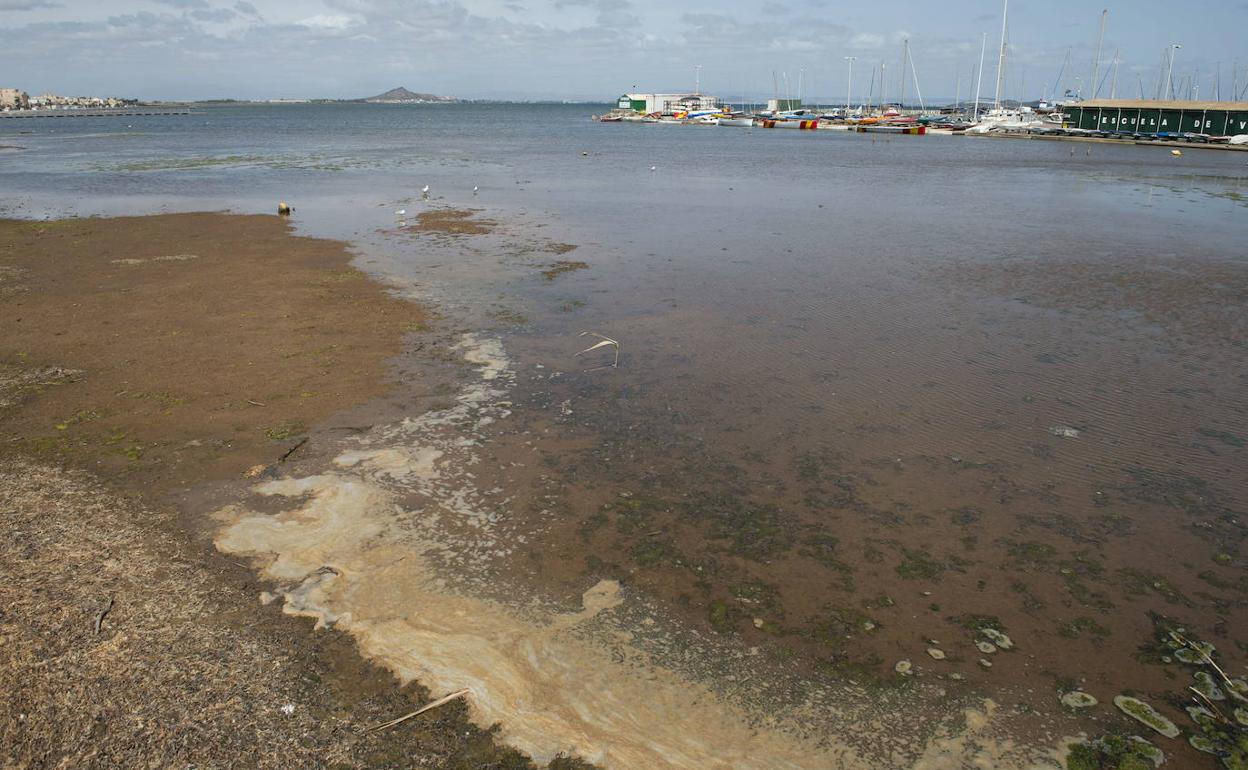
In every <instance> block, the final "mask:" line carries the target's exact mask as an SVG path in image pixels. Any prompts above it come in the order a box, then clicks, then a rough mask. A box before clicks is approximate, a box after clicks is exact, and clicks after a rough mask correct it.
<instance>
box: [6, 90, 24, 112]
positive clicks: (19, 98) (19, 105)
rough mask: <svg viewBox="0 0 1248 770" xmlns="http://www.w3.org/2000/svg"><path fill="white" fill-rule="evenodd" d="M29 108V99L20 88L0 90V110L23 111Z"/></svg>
mask: <svg viewBox="0 0 1248 770" xmlns="http://www.w3.org/2000/svg"><path fill="white" fill-rule="evenodd" d="M29 106H30V97H28V96H27V95H26V92H25V91H23V90H21V89H20V88H0V110H24V109H26V108H27V107H29Z"/></svg>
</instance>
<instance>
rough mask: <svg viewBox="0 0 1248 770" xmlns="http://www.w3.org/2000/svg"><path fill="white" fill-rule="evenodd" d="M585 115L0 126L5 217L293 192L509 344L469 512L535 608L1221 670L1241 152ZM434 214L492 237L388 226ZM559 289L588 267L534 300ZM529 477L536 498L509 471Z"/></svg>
mask: <svg viewBox="0 0 1248 770" xmlns="http://www.w3.org/2000/svg"><path fill="white" fill-rule="evenodd" d="M603 109H605V108H604V107H598V108H595V107H592V106H505V107H490V106H478V105H437V106H418V107H407V106H381V105H325V106H317V105H282V106H230V107H211V108H204V109H202V110H200V111H199V112H197V113H196V114H195V115H192V116H187V117H164V118H137V117H136V118H120V119H98V120H93V119H83V120H73V121H70V120H39V121H34V120H31V121H24V120H22V121H0V144H2V145H15V146H18V147H19V148H20V149H9V150H0V210H2V211H3V212H6V213H8V214H11V215H18V216H35V217H38V216H47V215H60V214H67V213H70V214H92V213H105V214H121V213H145V212H153V211H179V210H200V209H221V210H232V211H240V212H257V211H259V212H270V211H273V210H274V209H275V206H276V203H277V201H278V200H286V201H288V202H290V203H291V204H292V205H294V206H295V207H296V215H295V217H294V221H295V223H296V226H297V228H298V230H299V231H300V232H303V233H307V234H312V235H324V236H332V237H340V238H345V239H348V240H350V241H351V242H352V243H353V244H355V248H356V249H357V251H358V253H359V254H360V261H361V264H363V265H364V266H365V267H367V268H369V269H371V270H374V271H376V272H378V273H380V274H383V275H386V276H389V277H391V278H393V279H394V280H396V281H398V282H399V284H400V285H403V286H409V287H411V288H412V291H413V292H414V293H415V294H417V295H418V296H422V297H426V298H429V299H432V300H433V301H435V302H437V303H439V304H440V306H441V307H442V308H443V309H444V310H445V311H446V312H447V313H448V317H449V318H450V319H451V321H450V322H451V323H456V324H461V325H462V326H463V327H464V328H480V327H486V328H489V329H490V330H491V331H492V332H494V333H497V334H500V335H501V336H502V337H503V339H504V342H505V344H506V347H507V349H508V351H509V353H510V354H511V355H512V356H513V357H514V358H515V360H516V361H517V365H518V367H519V368H520V370H521V371H522V372H524V373H525V376H524V377H522V378H521V380H520V384H519V385H518V387H519V388H520V390H521V394H520V397H519V398H518V400H517V407H516V409H517V414H518V420H517V421H516V424H515V425H514V426H512V427H510V428H507V429H506V430H505V431H503V432H501V433H500V435H499V436H498V437H497V446H498V447H499V449H498V450H497V456H498V458H500V463H499V468H497V469H488V468H487V469H483V470H482V482H483V484H487V485H488V484H489V483H491V482H492V481H493V482H497V483H499V484H506V485H510V487H509V488H511V489H512V490H513V491H514V495H513V499H514V505H513V507H512V510H511V513H510V515H511V517H512V519H513V526H514V528H515V531H517V532H524V533H525V534H526V537H527V538H528V539H527V542H529V543H531V544H532V545H531V548H530V549H529V553H528V554H527V555H525V556H523V557H520V558H519V560H518V562H517V563H516V564H514V565H512V567H513V569H514V572H515V573H516V574H517V575H523V576H524V579H525V580H529V581H532V583H533V584H535V585H539V586H545V587H546V589H547V590H550V591H553V592H556V593H557V592H560V591H564V592H567V593H568V595H579V591H580V590H583V589H584V587H585V585H586V582H587V581H591V580H592V579H593V578H594V577H595V576H601V575H613V576H618V577H623V578H626V579H627V580H629V581H630V582H631V584H632V585H634V586H636V587H638V588H640V589H641V590H644V591H646V592H648V593H649V594H651V595H653V596H654V597H656V598H657V599H659V600H660V601H663V602H667V603H668V604H669V605H670V606H671V607H673V608H676V609H677V610H678V611H679V612H683V613H685V614H686V615H687V616H688V618H689V620H690V622H691V623H694V624H702V625H703V626H705V627H707V628H710V629H713V630H714V631H715V632H717V633H721V634H729V635H731V634H739V635H741V636H742V637H743V638H745V639H746V640H747V641H750V642H752V643H755V642H756V643H760V644H766V645H773V646H777V647H781V648H785V649H787V650H788V651H789V653H788V654H791V655H795V656H796V657H797V659H800V660H806V661H808V662H809V663H810V665H811V668H812V670H817V669H819V667H820V666H823V670H826V669H827V668H828V667H829V666H831V667H832V668H834V669H835V667H836V666H839V665H842V664H846V663H847V662H850V663H853V664H855V665H860V666H866V667H868V668H870V667H876V668H880V669H881V670H891V662H892V660H893V659H894V658H896V657H898V656H900V655H902V654H910V653H906V652H905V650H907V649H909V648H910V647H913V646H914V644H915V640H916V639H921V638H928V637H932V636H944V635H946V634H949V633H952V632H951V631H949V629H948V624H949V623H954V621H953V620H951V619H953V618H958V617H964V616H967V615H969V614H978V615H991V616H994V617H997V618H1000V619H1002V620H1003V622H1005V623H1006V624H1007V625H1008V626H1009V627H1010V629H1011V631H1012V633H1015V634H1016V635H1017V636H1016V638H1025V639H1028V640H1030V644H1029V647H1030V649H1031V650H1033V651H1034V654H1035V656H1036V658H1035V659H1034V661H1035V662H1034V665H1033V666H1032V667H1031V668H1030V669H1029V670H1023V669H1018V670H1015V671H1012V672H1008V671H1006V672H1003V668H1001V667H999V668H998V669H997V670H996V673H993V674H992V676H994V677H997V679H996V680H993V681H996V682H997V683H1000V682H1003V681H1005V682H1012V683H1022V684H1024V685H1025V686H1031V685H1035V684H1036V683H1037V681H1041V680H1043V681H1044V682H1047V681H1048V680H1047V679H1044V677H1046V676H1047V677H1050V678H1051V677H1052V676H1074V677H1099V678H1100V681H1104V682H1110V683H1112V685H1113V687H1115V688H1118V687H1127V686H1135V687H1141V688H1147V687H1149V686H1157V683H1158V681H1159V680H1158V679H1157V673H1156V671H1151V672H1150V670H1147V669H1146V668H1145V667H1143V666H1141V665H1139V664H1137V663H1135V662H1134V661H1133V658H1132V656H1133V654H1134V651H1135V650H1136V648H1137V647H1138V645H1139V644H1140V643H1141V641H1142V640H1143V639H1146V638H1147V637H1148V635H1149V634H1150V633H1151V625H1150V621H1149V617H1148V612H1149V611H1154V612H1165V613H1170V614H1181V615H1183V616H1184V618H1186V622H1189V623H1192V624H1196V625H1199V626H1200V627H1201V628H1202V629H1203V631H1204V632H1205V633H1207V634H1208V635H1210V636H1215V635H1219V634H1220V635H1221V636H1222V637H1223V639H1224V642H1220V643H1219V646H1220V648H1222V649H1225V650H1226V651H1227V652H1228V654H1230V655H1236V654H1240V653H1237V652H1235V650H1236V647H1235V643H1236V642H1238V643H1240V644H1241V645H1242V644H1245V643H1248V634H1246V633H1245V628H1246V627H1248V623H1246V622H1245V618H1244V614H1243V613H1244V610H1243V609H1242V607H1243V601H1244V598H1245V597H1244V591H1245V586H1244V585H1243V584H1242V581H1239V582H1236V580H1237V578H1236V575H1237V574H1238V573H1237V572H1236V571H1237V570H1241V571H1242V569H1243V568H1244V559H1245V557H1248V554H1245V553H1244V552H1243V551H1242V550H1241V549H1242V547H1243V539H1244V534H1245V532H1244V527H1243V524H1242V519H1241V517H1242V514H1243V512H1244V511H1245V509H1246V508H1248V474H1246V473H1245V472H1244V469H1245V468H1246V467H1248V462H1245V461H1246V460H1248V458H1246V457H1245V451H1246V450H1245V448H1244V445H1245V443H1246V442H1248V379H1246V378H1245V374H1244V372H1245V371H1246V370H1245V364H1246V363H1248V356H1246V352H1248V349H1246V347H1245V345H1246V343H1245V340H1248V325H1246V321H1245V319H1246V318H1248V252H1246V251H1245V247H1244V245H1245V243H1248V155H1245V154H1243V153H1234V152H1215V151H1200V150H1195V149H1193V150H1188V151H1187V152H1185V154H1184V155H1183V156H1182V157H1181V158H1176V157H1172V156H1171V155H1170V152H1169V149H1168V148H1156V147H1134V146H1103V145H1091V144H1081V143H1065V142H1049V141H1021V140H996V139H976V138H966V137H941V136H928V137H895V138H884V137H873V136H871V135H857V134H848V133H843V132H830V131H820V132H796V131H792V132H790V131H767V130H762V129H754V130H744V129H727V128H723V129H721V128H700V127H699V128H694V127H674V126H671V127H669V126H655V125H603V124H596V123H593V122H590V121H589V120H588V117H589V114H590V113H591V112H594V111H601V110H603ZM25 131H30V132H31V133H29V134H26V133H21V132H25ZM424 185H429V186H430V188H431V195H430V200H429V201H422V200H421V197H420V193H419V191H420V189H421V188H422V187H423V186H424ZM474 186H476V187H478V188H479V192H477V193H476V194H475V195H474V194H473V192H472V188H473V187H474ZM426 208H473V209H479V210H480V214H479V216H481V217H483V218H487V219H489V220H492V221H493V222H495V223H497V230H496V231H495V232H494V233H493V234H491V235H487V236H476V237H471V238H452V237H431V236H427V235H420V234H413V233H411V232H410V227H409V226H407V225H404V224H400V223H401V222H406V221H407V219H408V218H409V217H410V216H412V215H413V214H415V213H416V212H417V211H420V210H424V209H426ZM400 209H403V210H407V211H408V212H409V213H408V214H407V215H406V216H402V215H396V213H395V212H396V211H397V210H400ZM559 244H569V245H575V246H576V247H577V248H576V249H575V250H572V251H570V252H566V253H563V252H565V251H566V249H565V248H564V247H560V246H559ZM561 260H563V261H576V262H584V263H585V264H584V266H580V265H567V266H565V267H572V268H577V269H571V270H568V271H566V272H562V273H559V274H557V275H555V276H553V277H549V278H548V277H546V276H543V275H542V271H543V270H549V269H551V268H552V267H557V266H558V263H559V262H560V261H561ZM583 331H592V332H595V333H599V334H603V335H606V336H609V337H611V338H613V339H616V340H618V341H619V342H620V349H621V359H620V367H619V368H618V369H600V370H598V371H592V372H586V371H583V370H584V369H587V368H592V366H593V365H594V364H597V363H601V362H603V361H605V360H609V354H608V355H606V357H605V358H602V359H595V358H592V357H588V358H587V357H582V358H575V357H574V356H573V354H574V353H576V351H578V350H579V349H581V348H582V347H586V346H587V344H588V343H587V341H586V339H585V338H581V337H578V334H579V333H580V332H583ZM600 352H601V351H600ZM539 367H540V368H539ZM555 374H557V375H558V376H552V375H555ZM535 436H538V437H541V438H540V439H538V440H537V444H538V448H537V449H536V450H535V449H534V446H533V443H534V441H535V439H534V437H535ZM534 451H537V452H538V456H539V457H540V458H541V462H539V463H537V464H536V467H537V468H538V469H539V470H540V471H541V472H540V473H537V472H533V473H528V474H515V473H512V472H511V471H508V470H506V469H507V468H508V467H513V466H514V465H515V463H514V461H515V459H516V458H517V457H522V456H531V455H532V454H533V453H534ZM509 463H510V465H509ZM530 467H533V464H532V463H530ZM621 500H624V501H627V504H624V503H621V502H620V501H621ZM552 510H555V511H558V512H559V514H558V515H559V519H558V523H557V525H556V526H551V522H550V516H551V513H550V512H551V511H552ZM570 540H572V541H575V547H573V548H570V549H569V546H568V543H569V541H570ZM1211 576H1212V577H1211ZM924 592H926V593H924ZM881 596H888V597H890V601H892V602H893V603H892V604H884V603H882V602H879V601H877V600H878V599H879V597H881ZM867 615H870V616H871V617H872V618H873V620H874V625H875V627H876V628H877V629H878V630H877V631H876V632H874V633H873V634H871V635H866V634H859V633H848V634H846V633H839V632H837V631H835V628H839V626H836V625H835V623H843V624H848V626H846V628H849V627H850V626H853V625H854V623H853V622H852V620H851V619H852V618H858V617H859V616H862V617H866V616H867ZM754 616H760V618H761V619H762V620H764V621H765V623H764V626H763V627H756V626H758V623H753V622H752V620H753V618H754ZM830 619H839V620H836V621H835V622H833V621H832V620H830ZM829 623H832V625H829ZM954 625H955V627H956V625H957V624H956V623H954ZM829 629H833V630H829ZM1072 629H1073V630H1072ZM1097 629H1100V630H1099V631H1098V630H1097ZM844 630H845V629H842V631H844ZM1102 631H1103V633H1102ZM851 637H852V639H851ZM847 640H848V641H847ZM1224 644H1225V646H1223V645H1224ZM1241 652H1242V650H1241ZM1241 662H1242V661H1241ZM1042 672H1047V673H1042ZM967 673H968V675H969V676H971V677H972V678H974V677H981V678H984V684H985V686H987V684H988V682H989V680H988V679H986V677H988V676H989V675H988V674H987V673H985V671H984V670H983V669H979V670H970V671H968V672H967ZM1033 679H1034V680H1036V681H1033ZM1043 686H1045V687H1050V686H1051V684H1044V685H1043Z"/></svg>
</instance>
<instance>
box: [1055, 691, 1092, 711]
mask: <svg viewBox="0 0 1248 770" xmlns="http://www.w3.org/2000/svg"><path fill="white" fill-rule="evenodd" d="M1099 702H1100V701H1098V700H1097V699H1096V698H1094V697H1092V696H1091V695H1089V694H1087V693H1086V692H1082V691H1080V690H1072V691H1070V692H1068V693H1066V694H1064V695H1062V705H1063V706H1066V707H1068V708H1072V709H1086V708H1090V707H1092V706H1095V705H1096V704H1097V703H1099Z"/></svg>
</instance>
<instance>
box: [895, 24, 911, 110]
mask: <svg viewBox="0 0 1248 770" xmlns="http://www.w3.org/2000/svg"><path fill="white" fill-rule="evenodd" d="M909 58H910V38H908V37H907V38H903V39H902V41H901V96H900V97H898V99H897V107H898V109H903V110H904V109H905V108H906V71H907V70H906V61H907V60H908V59H909Z"/></svg>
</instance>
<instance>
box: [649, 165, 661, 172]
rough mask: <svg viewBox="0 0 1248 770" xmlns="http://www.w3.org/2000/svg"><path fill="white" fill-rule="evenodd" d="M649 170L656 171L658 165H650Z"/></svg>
mask: <svg viewBox="0 0 1248 770" xmlns="http://www.w3.org/2000/svg"><path fill="white" fill-rule="evenodd" d="M650 170H651V171H658V170H659V167H658V166H651V167H650Z"/></svg>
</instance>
